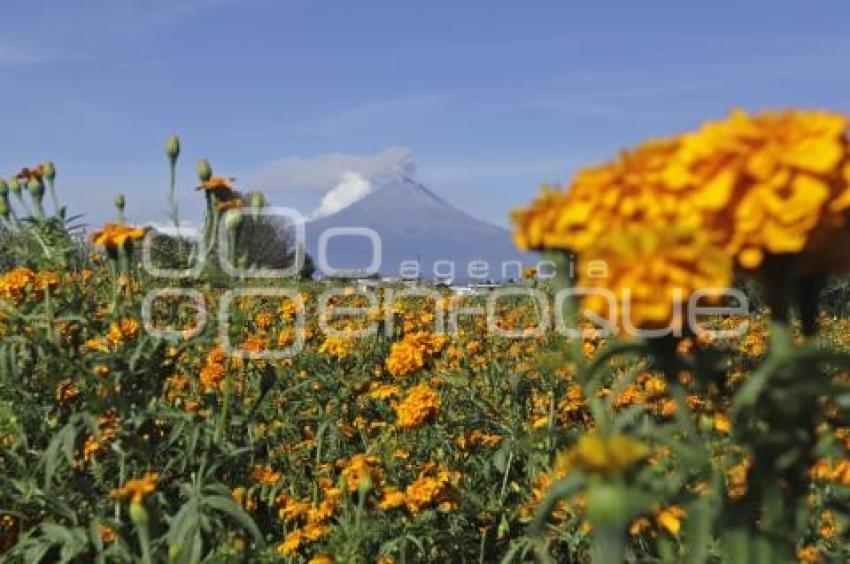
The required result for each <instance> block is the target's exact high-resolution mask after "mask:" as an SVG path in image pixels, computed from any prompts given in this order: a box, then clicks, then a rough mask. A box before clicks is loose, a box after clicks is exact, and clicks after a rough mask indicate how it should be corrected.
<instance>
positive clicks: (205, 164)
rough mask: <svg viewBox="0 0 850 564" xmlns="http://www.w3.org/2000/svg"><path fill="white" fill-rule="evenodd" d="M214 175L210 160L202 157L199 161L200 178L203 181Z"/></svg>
mask: <svg viewBox="0 0 850 564" xmlns="http://www.w3.org/2000/svg"><path fill="white" fill-rule="evenodd" d="M210 177H212V167H211V166H210V162H209V161H208V160H207V159H201V160H199V161H198V178H199V179H200V180H201V182H206V181H207V180H209V179H210Z"/></svg>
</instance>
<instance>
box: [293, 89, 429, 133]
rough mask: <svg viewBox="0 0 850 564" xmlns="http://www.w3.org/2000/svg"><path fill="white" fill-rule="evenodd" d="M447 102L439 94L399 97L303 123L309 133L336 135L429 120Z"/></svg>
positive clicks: (375, 101) (369, 103)
mask: <svg viewBox="0 0 850 564" xmlns="http://www.w3.org/2000/svg"><path fill="white" fill-rule="evenodd" d="M444 102H445V97H444V96H442V95H440V94H435V93H424V94H413V95H410V96H398V97H395V98H388V99H384V100H373V101H369V102H365V103H362V104H359V105H354V106H351V107H349V108H344V109H342V110H340V111H338V112H336V113H329V114H328V115H326V116H324V117H322V118H320V119H318V120H315V121H312V122H310V123H306V124H303V125H302V126H301V127H300V128H297V129H303V130H304V131H305V132H310V133H316V132H318V133H321V134H325V135H333V134H336V133H339V132H341V131H349V130H352V129H357V128H360V127H368V128H374V127H376V126H380V125H386V124H394V125H395V124H408V123H412V122H415V121H417V120H420V119H422V118H424V117H427V116H428V115H429V114H430V113H431V112H433V111H435V110H436V109H437V108H439V107H440V106H441V105H443V103H444Z"/></svg>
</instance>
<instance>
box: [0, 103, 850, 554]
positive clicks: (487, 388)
mask: <svg viewBox="0 0 850 564" xmlns="http://www.w3.org/2000/svg"><path fill="white" fill-rule="evenodd" d="M179 155H180V145H179V141H178V140H177V139H176V138H172V139H170V140H169V142H168V145H167V148H166V155H165V156H166V158H167V162H168V163H169V164H170V166H171V172H172V176H171V178H172V183H171V192H170V194H171V197H172V203H173V201H174V200H173V195H174V191H175V189H177V188H176V187H175V182H174V171H175V168H176V166H177V165H178V161H179ZM56 176H57V173H56V168H55V167H54V166H53V165H52V163H45V164H44V165H40V166H38V167H31V168H26V169H23V170H22V171H21V172H20V173H19V174H16V175H14V176H13V177H11V178H10V179H9V180H8V181H6V180H3V181H2V182H0V188H2V190H0V193H1V194H2V196H0V215H2V217H3V227H2V229H3V233H4V235H5V236H6V237H7V241H10V243H9V245H11V246H9V250H8V251H7V255H8V261H7V265H6V269H5V272H3V273H2V275H0V378H2V383H0V446H2V450H0V464H2V468H3V472H2V474H0V480H2V488H0V557H2V558H3V559H5V560H8V561H11V562H37V561H44V562H52V561H66V562H130V561H142V562H175V563H182V562H187V563H188V562H199V561H210V562H311V563H313V564H319V563H328V562H380V563H382V564H388V563H391V562H499V561H501V562H534V561H540V562H574V561H575V562H589V561H596V562H622V561H629V562H678V561H687V562H791V561H802V562H832V561H835V562H841V561H846V560H847V559H848V558H850V541H848V537H847V528H848V525H850V511H848V507H850V506H848V500H850V454H849V453H850V418H848V413H847V409H848V408H850V388H848V384H850V376H848V375H850V372H848V371H850V350H848V349H850V320H848V319H844V318H842V317H840V316H834V315H827V314H826V313H824V311H822V309H823V308H822V307H821V305H822V303H821V302H819V296H821V290H822V289H823V287H824V285H825V284H826V282H827V280H828V277H831V276H835V275H840V274H842V273H843V272H844V270H845V268H846V267H847V266H848V265H850V262H848V257H850V253H848V251H847V247H846V246H844V241H847V240H848V235H850V223H848V219H850V140H849V139H848V119H847V118H846V117H844V116H841V115H838V114H833V113H827V112H812V111H785V112H771V113H764V114H758V115H748V114H745V113H744V112H734V113H733V114H732V115H731V116H730V117H728V118H726V119H723V120H719V121H713V122H709V123H707V124H705V125H703V126H701V127H699V128H697V129H695V130H694V131H692V132H688V133H684V134H681V135H678V136H676V137H670V138H665V139H660V140H653V141H650V142H647V143H645V144H643V145H640V146H639V147H637V148H635V149H628V150H625V151H623V152H622V153H621V154H620V155H618V156H616V157H615V158H614V159H613V160H611V161H609V162H606V163H603V164H600V165H595V166H592V167H589V168H585V169H582V170H580V171H579V172H578V173H577V174H576V175H575V177H574V178H573V180H572V181H571V182H570V183H569V184H568V185H567V186H565V187H563V188H552V187H547V188H544V190H543V192H542V194H541V196H540V197H539V198H538V199H537V200H536V201H534V202H533V203H531V204H530V205H529V206H528V207H525V208H522V209H519V210H517V211H516V212H515V215H514V217H513V221H514V226H515V237H516V241H517V244H518V245H519V246H520V247H521V248H524V249H533V250H536V251H540V252H542V253H546V256H547V257H549V258H551V259H552V260H553V261H555V262H558V261H563V260H565V259H566V257H567V256H568V255H573V254H575V255H577V256H578V259H579V265H582V264H585V263H586V262H587V261H589V260H599V261H603V262H604V264H605V265H606V266H607V275H606V276H604V277H595V276H589V275H588V274H587V270H585V269H582V268H579V269H578V276H577V278H576V279H573V280H570V279H568V277H564V276H559V277H557V278H555V279H551V280H544V279H542V278H541V277H538V276H536V275H535V273H534V272H529V273H528V276H527V277H526V279H525V280H522V281H518V282H517V283H516V286H517V288H519V289H527V290H535V291H538V292H542V293H543V294H544V295H546V296H548V297H550V298H552V299H553V303H555V302H554V296H555V295H556V293H557V292H559V291H560V290H561V289H563V288H564V287H569V286H570V285H573V286H577V287H583V288H599V289H605V290H609V291H610V292H611V295H613V296H614V298H615V300H616V304H617V305H620V304H624V303H626V302H628V303H629V304H630V305H631V316H630V318H629V323H624V318H623V316H622V315H619V314H618V311H619V310H614V311H613V313H612V310H611V309H610V308H609V307H608V306H609V305H610V304H609V303H607V302H606V301H604V300H601V299H600V298H599V295H598V294H596V295H594V294H590V295H587V296H584V297H583V298H582V299H580V300H577V301H575V302H571V301H570V303H568V304H567V307H566V310H567V312H566V315H567V317H569V318H570V319H572V320H573V321H575V322H576V324H577V327H578V328H580V329H584V330H586V332H585V334H584V336H582V337H572V338H570V337H567V336H565V335H564V334H563V332H562V331H559V330H558V328H557V327H554V326H552V327H549V328H548V329H547V330H546V331H543V332H542V333H541V332H537V331H535V328H536V327H537V326H538V324H539V319H540V311H539V307H538V303H537V302H536V301H535V300H534V299H526V298H524V297H522V296H519V295H518V296H513V297H511V298H510V299H503V300H500V301H499V303H498V307H497V308H496V310H495V313H496V318H497V324H498V326H499V327H500V328H504V329H506V330H513V331H515V332H517V333H519V334H521V336H514V337H508V336H505V335H504V334H501V333H499V332H494V331H493V330H492V327H489V326H488V324H487V320H486V318H485V316H483V315H473V314H465V315H460V316H458V324H457V330H456V331H448V332H446V331H442V330H438V329H441V327H438V325H439V322H440V320H444V319H445V318H448V317H450V316H451V314H452V312H453V311H456V310H457V308H459V307H463V308H467V309H471V308H474V307H476V306H478V307H481V308H482V309H486V305H485V302H486V301H487V299H488V297H487V296H486V295H485V296H464V297H458V296H455V295H453V294H452V293H451V292H450V291H449V290H448V289H438V290H437V292H439V298H438V299H432V298H431V297H423V296H407V297H404V298H401V299H393V298H391V297H390V296H392V295H393V294H392V293H391V291H398V290H399V289H400V288H398V287H396V286H394V285H393V284H389V283H388V284H385V285H383V286H380V287H378V288H377V289H366V290H364V289H363V288H359V287H358V286H357V284H355V283H351V282H346V281H337V282H334V283H330V282H314V281H311V280H307V279H304V278H299V277H292V278H286V279H266V280H264V279H253V280H252V279H240V278H234V277H227V276H222V275H221V272H220V271H219V270H218V266H217V265H216V263H215V261H214V260H212V259H210V260H209V263H208V268H207V269H206V270H204V271H203V272H202V273H201V274H200V275H198V276H196V277H191V278H185V279H181V280H180V282H179V286H180V288H181V289H184V290H187V291H192V292H194V294H192V295H193V296H200V298H201V300H202V301H203V303H204V304H205V307H206V308H207V309H208V310H209V315H208V323H206V324H205V325H204V326H203V327H201V328H200V329H198V330H195V326H196V322H197V314H198V312H197V310H196V308H195V307H194V306H193V303H192V300H187V299H186V297H185V296H180V295H163V296H161V297H160V298H159V299H156V300H154V301H152V302H148V303H147V306H145V299H146V296H147V295H148V292H149V291H150V290H152V289H155V288H159V287H163V286H167V285H174V284H175V282H174V280H170V281H168V283H167V284H166V283H165V282H164V281H163V280H162V279H160V278H157V277H156V276H153V275H152V274H150V273H149V272H148V270H147V269H146V268H145V267H144V266H143V264H142V260H141V256H140V248H141V245H142V242H143V241H144V240H145V238H146V237H147V236H148V235H149V230H148V229H147V228H144V227H142V226H133V225H128V224H127V223H126V221H125V220H124V217H123V211H124V206H125V205H128V202H126V201H125V199H124V198H123V197H119V198H117V199H116V207H117V212H118V213H117V217H116V219H115V220H114V221H112V222H109V223H107V224H106V225H104V226H103V227H101V228H98V229H95V230H94V231H93V233H90V234H85V233H83V232H82V231H81V230H80V229H79V228H78V227H76V226H75V221H76V220H75V219H74V218H73V217H71V216H69V215H68V212H67V211H66V210H65V208H62V207H61V206H60V204H59V200H60V199H61V186H59V185H58V184H57V185H56V186H54V183H55V181H56ZM198 176H199V179H200V180H199V186H198V189H197V193H198V194H199V197H203V198H205V200H206V204H207V214H206V217H205V220H204V226H203V228H202V238H203V241H205V242H206V245H202V246H201V251H200V252H201V253H203V252H206V251H212V250H215V246H216V245H219V244H228V245H230V246H232V249H231V250H233V251H235V250H236V249H237V248H238V241H239V234H240V229H242V228H243V227H244V222H249V221H251V218H250V216H249V215H246V216H244V217H243V216H237V215H234V214H233V213H232V212H233V211H234V210H236V209H239V208H245V209H248V208H254V209H257V208H261V207H262V206H263V205H264V204H265V199H264V197H263V196H262V195H261V194H259V193H253V194H248V193H243V192H241V191H239V190H237V189H236V188H235V186H237V184H236V183H235V181H234V180H231V179H229V178H227V177H223V176H215V175H214V174H213V171H212V167H211V165H210V164H209V163H208V162H206V161H202V162H201V163H200V165H199V167H198ZM45 188H46V189H45ZM45 192H47V193H49V194H50V195H51V202H52V206H45V204H44V202H43V198H44V195H45ZM129 205H132V202H130V203H129ZM46 207H49V208H50V209H49V210H48V209H45V208H46ZM172 212H173V218H174V220H175V224H177V223H178V221H177V219H178V215H177V209H176V205H175V206H173V207H172ZM222 229H224V230H225V233H227V234H228V235H229V238H225V239H220V238H219V237H218V233H219V232H220V231H221V230H222ZM182 252H183V251H181V250H180V249H178V250H177V251H176V253H177V254H178V255H179V254H180V253H182ZM4 256H6V255H4ZM210 256H212V255H210ZM195 258H197V257H195ZM582 261H584V263H583V262H582ZM741 280H745V281H746V282H747V284H748V286H747V288H750V289H752V288H755V289H754V290H752V292H753V297H754V298H755V297H756V294H758V296H759V299H758V300H755V299H754V301H753V306H752V307H751V309H750V311H749V313H748V314H747V315H746V316H740V315H737V316H736V315H725V314H724V315H713V316H711V317H709V318H708V319H707V320H706V321H705V323H704V324H703V325H702V326H701V327H700V328H694V327H692V326H691V325H689V324H688V323H686V320H685V318H684V317H683V316H682V315H681V313H682V312H681V310H680V309H677V307H676V306H677V305H681V304H680V303H678V304H677V300H681V298H682V297H684V298H687V297H688V296H691V295H693V294H695V293H697V292H700V291H702V290H711V291H709V292H706V293H705V295H704V296H703V297H702V301H701V302H700V303H701V304H702V303H703V302H704V303H705V304H711V305H722V304H723V303H724V300H725V299H726V298H724V296H722V295H721V294H720V293H719V292H718V291H717V290H720V289H724V288H730V287H733V286H736V285H738V286H741V284H742V282H741ZM331 284H335V285H336V286H337V287H338V288H339V289H340V291H339V292H337V293H336V295H335V296H333V297H331V298H329V299H323V298H322V294H323V292H325V290H327V288H328V287H329V285H331ZM234 288H240V289H243V290H244V289H248V290H263V289H269V288H275V289H280V290H285V291H286V292H285V297H269V296H263V295H261V294H262V292H256V294H257V295H245V296H241V297H236V298H235V299H233V300H232V302H231V303H230V306H229V310H228V311H227V316H228V319H229V324H228V331H229V332H228V333H227V334H226V335H224V336H225V337H227V340H228V341H229V342H230V343H231V344H232V345H233V347H234V348H236V349H239V350H241V351H242V354H230V353H231V352H232V351H230V350H229V349H228V347H227V346H225V344H224V343H223V341H222V335H221V334H220V332H219V325H218V324H217V322H216V321H215V320H216V319H217V316H218V314H219V313H220V312H219V311H218V307H219V305H220V304H221V303H222V302H221V298H222V296H224V295H225V294H226V293H227V292H229V291H230V290H232V289H234ZM370 292H374V294H375V296H376V297H377V298H378V299H377V300H375V301H372V300H370V299H367V298H368V296H367V295H365V293H370ZM247 293H250V292H247ZM762 302H763V303H762ZM375 303H377V305H375ZM326 304H327V305H329V306H330V309H328V308H326V307H324V305H326ZM145 307H148V308H149V310H150V312H149V313H150V317H151V319H150V320H146V319H145V316H144V315H143V310H145ZM352 308H359V309H360V310H361V311H362V312H363V315H361V316H359V317H358V316H353V315H351V311H352ZM582 312H584V313H585V314H587V313H590V314H596V316H597V319H596V320H595V322H594V319H593V318H592V317H591V316H588V315H581V313H582ZM685 313H687V312H685ZM302 318H303V319H304V320H306V322H305V324H304V326H303V328H299V327H298V324H297V323H296V321H297V320H298V319H302ZM743 322H746V323H747V325H746V330H745V331H743V332H742V333H741V334H739V335H736V336H725V335H724V334H722V333H719V331H724V330H732V329H734V328H736V327H740V326H741V323H743ZM151 323H153V327H151ZM600 324H601V325H606V326H608V328H610V329H612V331H611V332H610V333H609V334H599V333H598V332H596V333H595V332H593V331H591V329H593V328H599V326H600ZM372 325H375V326H377V328H378V330H377V331H376V332H374V333H373V334H368V335H365V336H362V335H360V336H351V335H352V333H351V332H357V331H358V330H361V329H365V328H367V327H369V326H372ZM629 326H634V327H635V328H638V329H646V330H658V329H663V328H672V329H673V331H672V332H670V333H665V334H658V335H657V336H655V335H654V334H651V335H650V336H641V335H639V336H633V335H630V334H629V333H628V329H629ZM167 328H170V329H171V332H170V335H171V336H169V337H163V336H162V335H161V334H159V333H158V332H157V331H152V330H151V329H167ZM330 329H336V330H343V329H344V330H347V331H349V334H337V332H336V331H331V330H330ZM710 330H715V331H714V332H712V331H710ZM717 335H723V336H717ZM302 340H303V350H301V351H300V352H298V353H297V354H294V355H291V356H288V357H287V358H274V359H273V358H263V353H264V352H266V351H270V350H275V349H283V348H287V347H291V346H293V344H295V343H298V342H299V341H302Z"/></svg>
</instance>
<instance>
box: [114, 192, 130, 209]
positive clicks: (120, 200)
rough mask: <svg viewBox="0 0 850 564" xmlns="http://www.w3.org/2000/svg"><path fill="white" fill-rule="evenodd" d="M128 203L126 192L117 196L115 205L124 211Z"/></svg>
mask: <svg viewBox="0 0 850 564" xmlns="http://www.w3.org/2000/svg"><path fill="white" fill-rule="evenodd" d="M126 204H127V200H126V199H125V198H124V194H118V195H117V196H115V207H116V208H118V211H120V212H122V211H124V206H125V205H126Z"/></svg>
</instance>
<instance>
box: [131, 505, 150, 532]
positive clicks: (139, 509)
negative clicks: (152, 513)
mask: <svg viewBox="0 0 850 564" xmlns="http://www.w3.org/2000/svg"><path fill="white" fill-rule="evenodd" d="M130 519H131V520H132V521H133V523H135V524H136V526H139V527H142V526H145V525H147V524H148V512H147V510H146V509H145V506H144V505H142V504H141V503H136V502H135V501H134V502H133V503H131V504H130Z"/></svg>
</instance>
